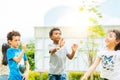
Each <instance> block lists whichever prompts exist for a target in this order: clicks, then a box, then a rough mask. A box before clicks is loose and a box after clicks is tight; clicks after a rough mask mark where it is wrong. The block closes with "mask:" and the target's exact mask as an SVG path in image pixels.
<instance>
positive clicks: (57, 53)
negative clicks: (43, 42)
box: [49, 28, 78, 80]
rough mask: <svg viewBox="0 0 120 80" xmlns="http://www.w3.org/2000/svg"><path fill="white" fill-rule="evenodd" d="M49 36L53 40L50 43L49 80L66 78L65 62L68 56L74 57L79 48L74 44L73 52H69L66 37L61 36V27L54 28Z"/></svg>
mask: <svg viewBox="0 0 120 80" xmlns="http://www.w3.org/2000/svg"><path fill="white" fill-rule="evenodd" d="M49 36H50V38H51V40H52V41H53V43H52V44H50V45H49V53H50V63H49V66H50V68H49V80H66V74H65V64H66V57H68V58H69V59H72V58H73V57H74V55H75V52H76V50H77V48H78V46H77V44H73V46H72V53H71V54H69V53H68V52H67V49H66V47H65V46H64V44H65V42H64V39H63V38H61V31H60V29H59V28H53V29H51V30H50V32H49Z"/></svg>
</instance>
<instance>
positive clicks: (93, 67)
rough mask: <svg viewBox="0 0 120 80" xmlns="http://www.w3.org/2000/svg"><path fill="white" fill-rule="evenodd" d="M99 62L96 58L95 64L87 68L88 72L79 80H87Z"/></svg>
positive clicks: (99, 59) (98, 58)
mask: <svg viewBox="0 0 120 80" xmlns="http://www.w3.org/2000/svg"><path fill="white" fill-rule="evenodd" d="M100 61H101V58H100V57H97V58H96V60H95V62H94V63H93V64H92V66H91V67H90V68H89V70H88V71H87V72H86V73H85V75H84V76H83V77H82V79H81V80H87V78H88V77H89V76H90V75H91V74H92V73H93V71H94V70H95V69H96V67H97V66H98V65H99V63H100Z"/></svg>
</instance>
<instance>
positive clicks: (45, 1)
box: [0, 0, 120, 40]
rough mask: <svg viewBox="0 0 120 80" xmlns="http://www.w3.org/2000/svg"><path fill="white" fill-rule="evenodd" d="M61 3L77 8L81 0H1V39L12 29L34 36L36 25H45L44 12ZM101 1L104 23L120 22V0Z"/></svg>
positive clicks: (29, 36) (27, 36)
mask: <svg viewBox="0 0 120 80" xmlns="http://www.w3.org/2000/svg"><path fill="white" fill-rule="evenodd" d="M73 1H74V2H73ZM88 1H89V2H90V0H88ZM99 1H100V0H99ZM60 3H61V4H63V5H71V6H72V7H74V8H76V7H78V5H79V4H78V3H79V0H0V28H1V29H0V34H1V36H0V40H3V39H6V35H7V33H8V32H9V31H11V30H17V31H19V32H20V33H21V35H22V37H23V38H33V37H34V27H35V26H44V22H43V21H44V14H45V13H46V12H47V11H48V10H49V9H50V8H51V6H57V5H60ZM100 3H101V4H102V6H101V8H100V11H101V12H102V13H103V18H104V19H103V20H102V23H104V24H107V23H106V22H108V23H111V22H114V23H118V22H120V10H118V8H119V7H120V5H119V3H120V0H104V2H100ZM69 16H70V15H68V17H69ZM66 17H67V16H66ZM61 20H62V18H61V19H60V20H58V23H57V24H61V23H60V21H61Z"/></svg>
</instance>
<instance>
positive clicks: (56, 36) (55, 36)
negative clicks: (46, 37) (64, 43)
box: [51, 30, 61, 41]
mask: <svg viewBox="0 0 120 80" xmlns="http://www.w3.org/2000/svg"><path fill="white" fill-rule="evenodd" d="M60 38H61V32H60V31H59V30H55V31H53V34H52V36H51V39H52V40H53V41H59V40H60Z"/></svg>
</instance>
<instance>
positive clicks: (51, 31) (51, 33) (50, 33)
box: [49, 27, 61, 37]
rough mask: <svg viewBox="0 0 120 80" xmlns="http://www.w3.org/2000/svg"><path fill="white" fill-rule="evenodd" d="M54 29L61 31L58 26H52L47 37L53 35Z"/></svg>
mask: <svg viewBox="0 0 120 80" xmlns="http://www.w3.org/2000/svg"><path fill="white" fill-rule="evenodd" d="M54 31H60V32H61V30H60V29H59V28H57V27H55V28H52V29H51V30H50V32H49V37H51V36H52V35H53V32H54Z"/></svg>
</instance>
